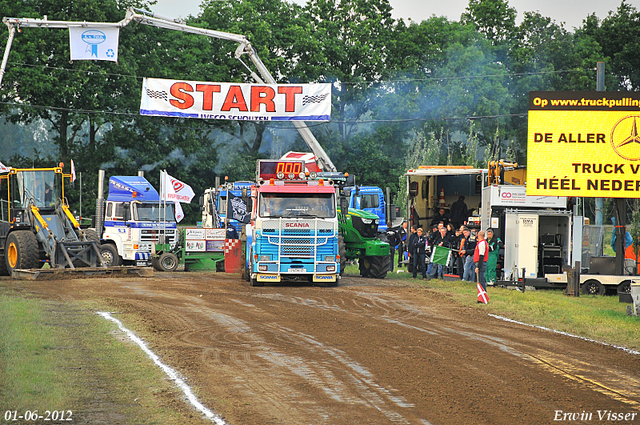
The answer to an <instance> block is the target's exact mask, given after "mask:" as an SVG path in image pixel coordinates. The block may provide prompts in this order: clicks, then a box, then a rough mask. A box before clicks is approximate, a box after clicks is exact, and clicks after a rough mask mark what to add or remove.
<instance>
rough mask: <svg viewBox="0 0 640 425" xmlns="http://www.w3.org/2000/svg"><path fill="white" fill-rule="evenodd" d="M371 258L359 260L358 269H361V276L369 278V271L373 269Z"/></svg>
mask: <svg viewBox="0 0 640 425" xmlns="http://www.w3.org/2000/svg"><path fill="white" fill-rule="evenodd" d="M371 258H373V257H362V258H359V259H358V268H359V269H360V276H362V277H369V269H370V268H371Z"/></svg>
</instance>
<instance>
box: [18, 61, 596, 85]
mask: <svg viewBox="0 0 640 425" xmlns="http://www.w3.org/2000/svg"><path fill="white" fill-rule="evenodd" d="M9 64H11V65H13V66H24V67H32V68H43V69H51V70H56V71H65V72H77V73H82V72H84V73H86V74H89V75H91V74H97V75H100V76H104V75H108V76H111V77H124V78H135V79H137V80H142V79H144V78H145V77H139V76H137V75H129V74H118V73H113V72H99V71H91V70H86V69H73V68H64V67H57V66H49V65H39V64H29V63H25V62H9ZM595 70H596V68H574V69H561V70H554V71H537V72H513V73H501V74H486V75H461V76H455V77H434V76H430V77H424V78H404V79H399V80H377V81H371V80H363V81H357V82H350V81H335V83H340V84H344V85H358V84H392V83H410V82H419V81H434V82H436V81H452V80H470V79H480V78H498V77H500V78H505V77H525V76H533V75H547V74H563V73H569V72H578V71H595ZM332 83H334V82H329V84H332Z"/></svg>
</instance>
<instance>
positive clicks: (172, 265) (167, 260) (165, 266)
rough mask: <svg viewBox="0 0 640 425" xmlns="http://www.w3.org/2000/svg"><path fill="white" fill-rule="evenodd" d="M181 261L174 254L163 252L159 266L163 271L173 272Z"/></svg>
mask: <svg viewBox="0 0 640 425" xmlns="http://www.w3.org/2000/svg"><path fill="white" fill-rule="evenodd" d="M179 263H180V261H179V260H178V257H177V256H176V254H174V253H173V252H163V253H162V254H160V257H159V258H158V265H159V266H160V269H161V271H165V272H172V271H175V270H176V269H177V268H178V264H179Z"/></svg>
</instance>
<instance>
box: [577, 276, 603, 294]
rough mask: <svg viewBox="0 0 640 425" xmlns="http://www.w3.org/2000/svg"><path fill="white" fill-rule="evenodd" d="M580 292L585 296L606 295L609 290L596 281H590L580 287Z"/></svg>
mask: <svg viewBox="0 0 640 425" xmlns="http://www.w3.org/2000/svg"><path fill="white" fill-rule="evenodd" d="M580 292H582V294H583V295H604V294H606V292H607V288H606V287H605V286H604V285H603V284H602V283H600V282H599V281H597V280H595V279H589V280H587V281H586V282H585V283H583V284H582V285H581V286H580Z"/></svg>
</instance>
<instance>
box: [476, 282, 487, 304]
mask: <svg viewBox="0 0 640 425" xmlns="http://www.w3.org/2000/svg"><path fill="white" fill-rule="evenodd" d="M478 302H479V303H484V304H489V295H487V292H486V291H485V290H484V289H483V288H482V285H480V283H478Z"/></svg>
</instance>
